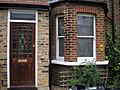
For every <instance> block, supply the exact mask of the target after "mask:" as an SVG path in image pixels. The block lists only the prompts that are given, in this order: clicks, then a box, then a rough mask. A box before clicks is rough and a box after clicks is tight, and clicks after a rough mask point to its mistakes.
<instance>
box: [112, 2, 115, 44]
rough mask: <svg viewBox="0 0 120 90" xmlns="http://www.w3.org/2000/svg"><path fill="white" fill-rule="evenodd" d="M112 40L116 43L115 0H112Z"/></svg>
mask: <svg viewBox="0 0 120 90" xmlns="http://www.w3.org/2000/svg"><path fill="white" fill-rule="evenodd" d="M112 41H113V44H115V18H114V0H112Z"/></svg>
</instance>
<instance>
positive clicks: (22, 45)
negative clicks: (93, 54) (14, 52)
mask: <svg viewBox="0 0 120 90" xmlns="http://www.w3.org/2000/svg"><path fill="white" fill-rule="evenodd" d="M18 36H19V37H18V38H19V39H18V54H20V55H19V58H26V57H27V55H26V57H25V56H24V54H25V53H27V40H26V39H27V35H26V32H25V31H19V34H18Z"/></svg>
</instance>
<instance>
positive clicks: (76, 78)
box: [69, 62, 100, 90]
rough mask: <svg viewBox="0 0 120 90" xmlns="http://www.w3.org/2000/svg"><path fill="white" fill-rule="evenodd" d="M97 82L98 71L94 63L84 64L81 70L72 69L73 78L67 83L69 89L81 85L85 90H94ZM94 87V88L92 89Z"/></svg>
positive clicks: (98, 79) (98, 78) (77, 68)
mask: <svg viewBox="0 0 120 90" xmlns="http://www.w3.org/2000/svg"><path fill="white" fill-rule="evenodd" d="M99 81H100V71H99V70H98V69H97V68H96V65H95V63H94V62H86V64H85V65H84V67H83V68H79V67H78V66H76V67H73V78H72V79H71V80H70V81H69V85H71V87H75V86H76V85H82V86H85V87H86V90H91V89H92V90H94V89H96V85H97V83H99ZM94 86H95V88H93V87H94ZM90 87H92V88H90Z"/></svg>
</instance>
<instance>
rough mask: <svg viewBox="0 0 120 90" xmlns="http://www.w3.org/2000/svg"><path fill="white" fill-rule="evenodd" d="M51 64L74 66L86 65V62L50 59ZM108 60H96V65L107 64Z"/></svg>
mask: <svg viewBox="0 0 120 90" xmlns="http://www.w3.org/2000/svg"><path fill="white" fill-rule="evenodd" d="M51 63H52V64H58V65H65V66H76V65H86V63H83V62H78V61H77V62H65V61H58V60H52V61H51ZM108 63H109V61H96V65H108Z"/></svg>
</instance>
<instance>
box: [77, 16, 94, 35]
mask: <svg viewBox="0 0 120 90" xmlns="http://www.w3.org/2000/svg"><path fill="white" fill-rule="evenodd" d="M77 30H78V35H79V36H93V35H94V28H93V17H86V16H77Z"/></svg>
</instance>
